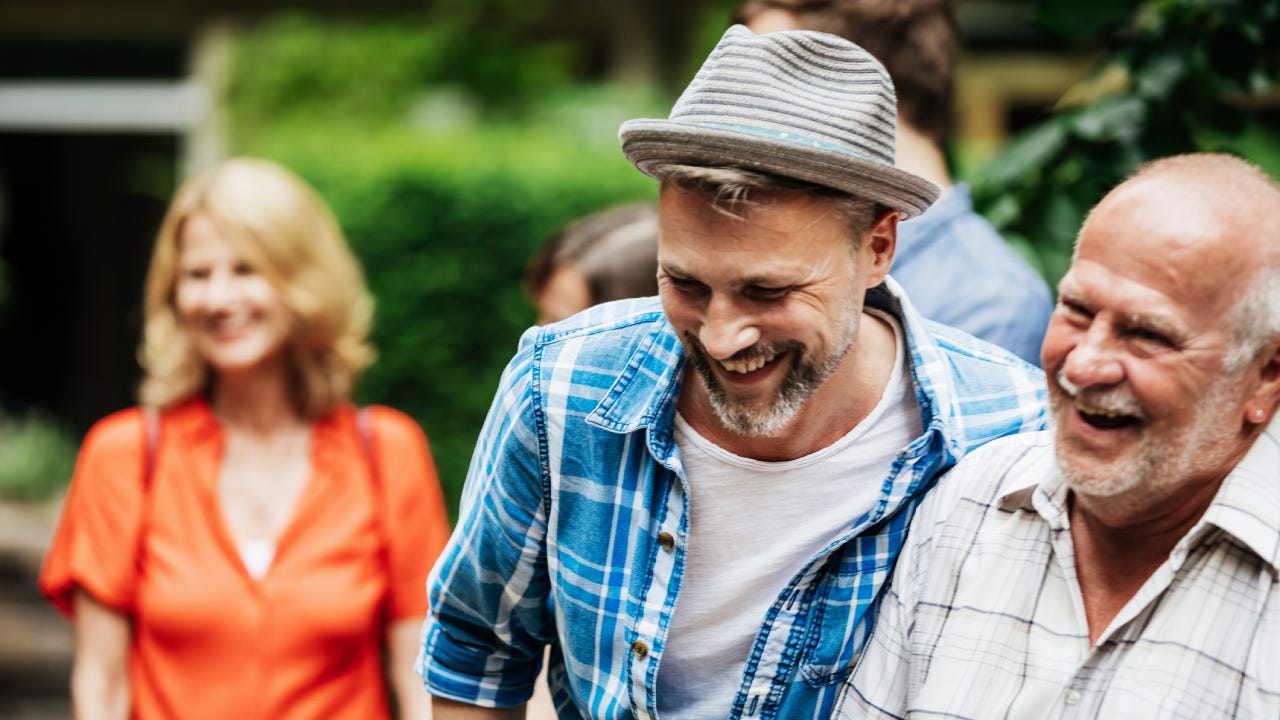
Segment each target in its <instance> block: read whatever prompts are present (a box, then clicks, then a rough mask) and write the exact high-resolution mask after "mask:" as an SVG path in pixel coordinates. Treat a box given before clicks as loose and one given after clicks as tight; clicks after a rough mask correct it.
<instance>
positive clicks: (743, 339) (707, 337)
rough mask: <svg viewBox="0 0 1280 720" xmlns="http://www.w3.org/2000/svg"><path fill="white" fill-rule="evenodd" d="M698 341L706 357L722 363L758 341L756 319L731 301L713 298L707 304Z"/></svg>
mask: <svg viewBox="0 0 1280 720" xmlns="http://www.w3.org/2000/svg"><path fill="white" fill-rule="evenodd" d="M698 341H699V342H701V343H702V347H703V348H704V349H705V350H706V351H707V354H708V355H710V356H711V357H713V358H715V359H717V360H725V359H727V358H730V357H733V355H734V354H735V353H737V352H738V351H740V350H743V349H745V348H748V347H751V346H752V345H754V344H756V343H757V342H759V341H760V329H759V328H758V327H757V326H756V323H755V318H754V317H753V316H752V315H751V314H750V313H747V312H744V311H743V309H742V308H740V307H738V305H737V304H736V303H734V302H733V300H732V298H729V297H726V296H723V295H713V296H712V298H711V300H710V301H709V302H708V303H707V311H706V315H705V316H704V317H703V319H702V327H700V328H699V329H698Z"/></svg>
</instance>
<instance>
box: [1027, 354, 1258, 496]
mask: <svg viewBox="0 0 1280 720" xmlns="http://www.w3.org/2000/svg"><path fill="white" fill-rule="evenodd" d="M1236 381H1237V378H1231V377H1225V376H1224V377H1222V378H1220V379H1219V380H1218V381H1217V382H1216V383H1215V384H1214V385H1213V386H1212V387H1211V388H1210V389H1209V392H1208V393H1207V394H1206V395H1205V396H1204V397H1203V398H1202V399H1201V400H1200V401H1199V402H1198V403H1197V405H1196V413H1195V415H1194V416H1193V418H1192V421H1191V422H1190V423H1188V424H1187V425H1186V426H1185V427H1184V428H1182V429H1180V430H1179V431H1177V432H1175V433H1173V434H1171V435H1167V436H1166V437H1163V438H1161V437H1153V436H1151V434H1150V433H1151V431H1150V427H1149V426H1144V427H1143V428H1142V430H1141V435H1140V437H1139V439H1138V441H1137V442H1138V448H1137V452H1135V453H1133V454H1131V455H1129V456H1128V457H1124V458H1121V459H1118V460H1113V461H1111V462H1109V463H1105V464H1103V463H1096V462H1095V463H1092V464H1075V463H1072V462H1071V459H1070V457H1069V456H1068V455H1067V454H1066V453H1064V452H1061V451H1059V452H1057V453H1056V454H1055V455H1056V458H1055V459H1056V464H1057V467H1058V472H1059V474H1060V475H1061V477H1062V479H1063V481H1064V482H1065V483H1066V485H1067V486H1068V487H1069V488H1071V490H1072V491H1074V492H1075V493H1077V494H1079V495H1082V496H1084V497H1085V498H1092V499H1104V500H1106V501H1108V502H1109V503H1117V502H1118V503H1122V504H1125V505H1128V506H1134V509H1135V510H1136V509H1137V508H1138V507H1141V506H1143V505H1146V504H1149V503H1150V502H1151V501H1153V500H1159V499H1161V498H1164V497H1167V496H1168V495H1170V494H1171V493H1173V492H1175V489H1176V488H1177V487H1178V486H1179V485H1182V484H1183V483H1184V482H1186V480H1187V479H1188V478H1190V477H1191V476H1193V475H1194V474H1196V473H1197V471H1198V470H1201V471H1202V470H1203V469H1204V468H1205V467H1206V466H1213V465H1215V464H1216V461H1217V460H1218V458H1219V456H1225V455H1226V454H1227V448H1230V447H1232V441H1233V440H1234V439H1235V437H1236V430H1237V428H1235V427H1233V424H1232V423H1231V422H1230V416H1229V414H1228V413H1227V410H1228V409H1229V406H1231V405H1233V403H1232V398H1231V395H1232V391H1233V390H1234V389H1235V382H1236ZM1057 384H1058V388H1059V392H1056V393H1052V394H1051V396H1050V404H1051V405H1052V408H1053V412H1051V413H1050V414H1049V417H1050V421H1049V422H1050V426H1051V427H1052V428H1053V431H1054V437H1055V438H1056V439H1057V442H1056V444H1057V447H1059V448H1061V447H1062V446H1063V440H1064V438H1063V437H1062V432H1063V430H1062V428H1061V427H1059V426H1058V421H1057V418H1058V415H1059V413H1060V411H1061V410H1062V409H1063V407H1064V406H1067V405H1069V406H1072V407H1073V408H1074V405H1075V400H1074V397H1075V396H1076V395H1077V394H1079V395H1082V396H1084V398H1085V399H1086V400H1087V402H1088V404H1090V405H1092V406H1094V407H1100V408H1110V409H1115V410H1124V411H1126V412H1129V413H1130V414H1134V415H1138V416H1140V417H1142V418H1143V422H1144V424H1145V423H1146V422H1147V420H1146V417H1145V413H1144V412H1143V411H1142V409H1141V405H1140V404H1139V403H1138V400H1137V398H1136V397H1134V396H1133V394H1132V392H1130V391H1129V390H1128V389H1125V388H1109V389H1106V390H1101V391H1099V390H1093V389H1090V388H1084V389H1079V388H1075V387H1072V386H1071V384H1070V382H1068V381H1067V380H1066V378H1064V377H1063V376H1062V372H1061V370H1059V372H1058V373H1057Z"/></svg>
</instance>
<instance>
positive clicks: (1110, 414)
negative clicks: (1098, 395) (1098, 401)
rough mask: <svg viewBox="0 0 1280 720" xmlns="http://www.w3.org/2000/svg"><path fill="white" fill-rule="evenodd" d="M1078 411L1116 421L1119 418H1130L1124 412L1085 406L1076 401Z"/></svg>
mask: <svg viewBox="0 0 1280 720" xmlns="http://www.w3.org/2000/svg"><path fill="white" fill-rule="evenodd" d="M1076 409H1077V410H1079V411H1080V412H1082V413H1084V414H1085V415H1101V416H1102V417H1104V418H1109V419H1115V418H1119V417H1128V416H1129V413H1127V412H1124V411H1123V410H1111V409H1108V408H1095V407H1089V406H1088V405H1085V404H1084V403H1083V402H1081V401H1079V400H1076Z"/></svg>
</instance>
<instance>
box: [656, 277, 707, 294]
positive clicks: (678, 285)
mask: <svg viewBox="0 0 1280 720" xmlns="http://www.w3.org/2000/svg"><path fill="white" fill-rule="evenodd" d="M666 280H667V282H668V283H670V284H671V287H673V288H675V289H676V291H677V292H679V293H681V294H684V295H701V294H703V293H705V292H706V291H707V286H706V285H704V284H702V283H700V282H698V281H697V280H692V279H690V278H685V277H680V276H678V275H672V274H670V273H667V274H666Z"/></svg>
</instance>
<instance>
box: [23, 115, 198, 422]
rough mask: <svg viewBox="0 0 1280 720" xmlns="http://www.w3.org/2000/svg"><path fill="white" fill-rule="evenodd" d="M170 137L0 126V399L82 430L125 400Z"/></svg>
mask: <svg viewBox="0 0 1280 720" xmlns="http://www.w3.org/2000/svg"><path fill="white" fill-rule="evenodd" d="M177 155H178V141H177V139H176V138H175V137H174V136H153V135H132V134H131V135H93V134H84V135H81V134H76V135H72V134H34V133H33V134H21V133H0V181H2V184H3V192H4V198H3V205H4V208H5V210H4V213H3V218H2V220H3V224H0V265H3V267H4V270H5V273H6V277H7V281H6V285H8V288H9V293H8V297H7V298H6V299H4V300H3V301H2V302H0V400H3V402H4V404H5V405H6V406H7V407H8V409H9V410H10V411H22V410H24V409H30V408H39V409H42V410H45V411H47V412H50V413H52V414H55V415H57V416H59V417H61V418H63V419H65V420H66V421H67V422H68V423H69V424H70V425H71V426H72V427H73V428H74V429H75V430H76V431H77V432H79V433H82V432H84V430H86V429H87V428H88V426H89V425H90V424H92V422H93V421H94V420H96V419H98V418H100V417H102V416H103V415H105V414H107V413H109V412H111V411H113V410H117V409H120V408H123V407H126V406H128V405H131V404H133V403H134V402H135V400H134V391H135V388H136V387H137V383H138V379H139V377H140V371H139V369H138V366H137V362H136V360H135V357H136V351H137V347H138V340H139V337H140V330H141V317H142V313H141V302H142V283H143V278H144V275H145V272H146V262H147V256H148V253H149V251H150V246H151V242H152V240H153V238H154V237H155V232H156V230H157V229H158V228H159V225H160V220H161V218H162V216H163V213H164V209H165V204H166V202H167V201H168V197H169V195H170V193H171V192H172V190H173V187H174V183H175V179H176V165H177V160H176V158H177Z"/></svg>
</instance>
